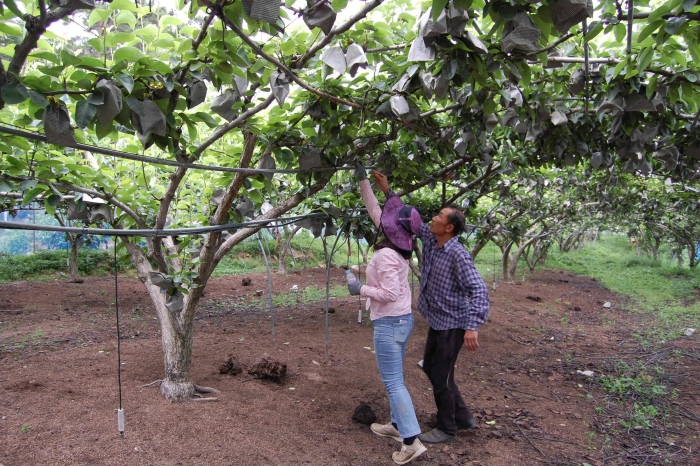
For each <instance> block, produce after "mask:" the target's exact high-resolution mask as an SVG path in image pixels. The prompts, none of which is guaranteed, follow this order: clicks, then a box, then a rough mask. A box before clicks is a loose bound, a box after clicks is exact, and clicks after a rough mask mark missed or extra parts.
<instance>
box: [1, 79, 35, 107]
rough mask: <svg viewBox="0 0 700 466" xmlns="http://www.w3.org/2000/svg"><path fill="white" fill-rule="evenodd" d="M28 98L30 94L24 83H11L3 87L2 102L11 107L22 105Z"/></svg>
mask: <svg viewBox="0 0 700 466" xmlns="http://www.w3.org/2000/svg"><path fill="white" fill-rule="evenodd" d="M27 98H29V94H28V93H27V88H26V87H24V84H22V83H10V84H5V85H4V86H3V87H2V100H4V101H5V102H6V103H8V104H10V105H13V104H20V103H22V102H24V101H25V100H27Z"/></svg>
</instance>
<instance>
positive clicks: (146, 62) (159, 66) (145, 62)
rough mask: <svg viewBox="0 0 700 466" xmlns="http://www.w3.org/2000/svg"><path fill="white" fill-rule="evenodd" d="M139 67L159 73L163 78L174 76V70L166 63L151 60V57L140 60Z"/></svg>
mask: <svg viewBox="0 0 700 466" xmlns="http://www.w3.org/2000/svg"><path fill="white" fill-rule="evenodd" d="M139 65H142V66H144V67H146V68H148V69H149V70H154V71H157V72H158V73H160V74H161V75H163V76H166V75H169V74H173V70H172V68H170V67H169V66H168V65H166V64H165V63H163V62H162V61H160V60H154V59H152V58H149V57H144V58H142V59H140V60H139Z"/></svg>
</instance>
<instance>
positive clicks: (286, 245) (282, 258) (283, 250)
mask: <svg viewBox="0 0 700 466" xmlns="http://www.w3.org/2000/svg"><path fill="white" fill-rule="evenodd" d="M299 230H301V227H300V226H299V225H297V226H295V227H294V229H293V230H292V232H291V233H290V232H288V231H287V228H286V227H285V228H284V233H285V236H286V239H285V240H284V241H280V246H279V247H280V252H279V265H278V267H277V273H278V274H279V275H285V274H286V273H287V254H288V253H289V250H290V248H291V247H292V246H291V244H292V238H294V235H296V234H297V232H298V231H299Z"/></svg>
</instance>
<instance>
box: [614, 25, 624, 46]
mask: <svg viewBox="0 0 700 466" xmlns="http://www.w3.org/2000/svg"><path fill="white" fill-rule="evenodd" d="M625 26H626V25H625V24H624V23H617V24H616V25H615V26H614V27H615V40H616V41H617V42H619V43H620V44H624V41H625V36H626V35H627V28H626V27H625Z"/></svg>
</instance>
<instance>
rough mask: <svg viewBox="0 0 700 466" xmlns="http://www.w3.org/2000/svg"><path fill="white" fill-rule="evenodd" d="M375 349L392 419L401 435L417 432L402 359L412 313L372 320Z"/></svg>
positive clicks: (416, 420)
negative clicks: (404, 378)
mask: <svg viewBox="0 0 700 466" xmlns="http://www.w3.org/2000/svg"><path fill="white" fill-rule="evenodd" d="M373 324H374V351H375V354H376V356H377V367H379V374H380V375H381V376H382V382H383V383H384V387H386V392H387V394H388V395H389V406H390V407H391V422H393V423H395V424H396V425H397V426H398V430H399V434H400V435H401V437H402V438H409V437H413V436H415V435H418V434H420V426H419V425H418V419H416V411H415V410H414V409H413V400H411V395H410V394H409V393H408V390H406V386H405V385H404V383H403V358H404V355H405V354H406V345H407V344H408V337H409V336H411V332H412V331H413V315H412V314H406V315H403V316H396V317H393V316H392V317H381V318H379V319H376V320H375V321H373Z"/></svg>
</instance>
